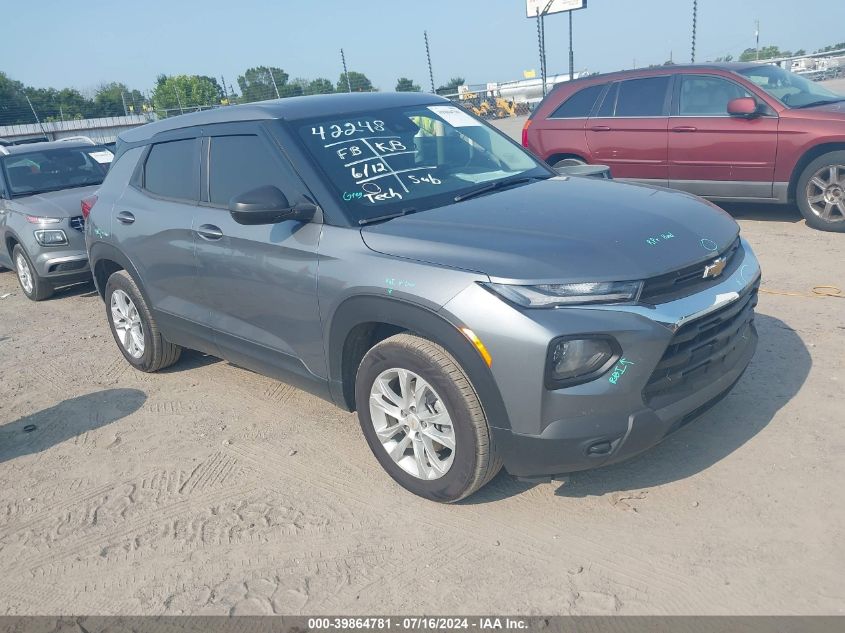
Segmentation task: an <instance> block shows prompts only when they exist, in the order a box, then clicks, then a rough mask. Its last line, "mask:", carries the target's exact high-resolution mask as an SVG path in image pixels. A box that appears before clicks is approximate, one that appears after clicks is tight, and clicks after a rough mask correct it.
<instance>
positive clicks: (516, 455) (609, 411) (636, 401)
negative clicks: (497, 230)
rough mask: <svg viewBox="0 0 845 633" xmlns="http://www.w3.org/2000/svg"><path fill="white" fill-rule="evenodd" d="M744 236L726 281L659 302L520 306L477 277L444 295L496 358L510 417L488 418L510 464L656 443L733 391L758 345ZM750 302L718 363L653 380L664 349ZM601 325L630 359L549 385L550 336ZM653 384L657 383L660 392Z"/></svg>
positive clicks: (590, 459) (583, 459)
mask: <svg viewBox="0 0 845 633" xmlns="http://www.w3.org/2000/svg"><path fill="white" fill-rule="evenodd" d="M742 246H743V254H742V255H743V259H742V260H741V262H740V263H739V265H737V266H736V267H734V269H733V272H732V273H731V274H730V275H728V276H726V277H725V279H723V280H722V281H721V282H720V283H719V284H717V285H715V286H712V287H710V288H709V289H707V290H706V291H702V292H699V293H696V294H693V295H690V296H688V297H684V298H683V299H678V300H676V301H672V302H667V303H664V304H661V305H657V306H651V307H650V306H640V305H630V306H628V305H616V306H613V305H608V306H590V307H586V306H585V307H578V308H565V309H555V310H520V309H518V308H514V307H511V306H509V305H507V304H505V303H504V302H503V301H502V300H500V299H499V298H498V297H495V296H493V295H492V294H491V293H489V292H487V291H486V290H483V289H481V288H480V287H477V288H473V289H468V290H467V291H465V292H464V293H461V294H460V295H458V296H457V297H456V298H455V299H453V300H452V301H451V302H450V303H449V304H447V305H446V306H445V309H446V310H447V311H448V312H449V313H450V316H451V317H452V318H453V319H457V320H459V321H461V322H462V323H463V324H466V325H467V326H468V327H470V328H471V329H472V330H473V331H474V332H475V333H476V335H477V336H478V337H479V338H480V339H481V340H482V341H483V343H484V344H485V346H486V347H487V349H488V351H489V352H490V354H491V356H492V358H493V363H492V366H491V367H490V371H491V372H492V373H493V376H494V378H495V381H496V384H497V386H498V388H499V391H500V393H501V395H502V399H503V401H504V403H505V409H506V410H507V417H508V420H506V421H504V422H505V424H502V420H497V421H496V423H494V422H491V431H492V434H493V438H494V441H495V443H496V446H497V449H498V451H499V453H500V454H501V456H502V459H503V461H504V464H505V468H506V469H507V470H508V472H510V473H511V474H513V475H517V476H522V477H541V476H548V475H557V474H563V473H568V472H574V471H578V470H586V469H590V468H595V467H598V466H602V465H606V464H611V463H615V462H619V461H622V460H624V459H627V458H629V457H632V456H633V455H636V454H638V453H640V452H642V451H644V450H647V449H648V448H650V447H652V446H654V445H655V444H657V443H658V442H660V441H661V440H662V439H663V438H664V437H666V435H668V434H669V433H671V432H673V431H674V430H676V429H678V428H680V427H681V426H683V425H684V424H686V423H688V422H690V421H692V420H693V419H695V418H696V417H698V416H699V415H701V414H702V413H703V412H704V411H705V410H706V409H707V408H708V407H710V406H712V405H713V404H715V403H716V402H717V401H718V400H719V399H720V398H722V397H723V396H724V395H726V394H727V393H728V391H730V389H731V387H732V386H733V385H734V383H736V381H737V380H739V378H740V376H741V375H742V373H743V371H745V368H746V367H747V366H748V363H749V362H750V360H751V358H752V356H753V355H754V351H755V349H756V346H757V333H756V330H755V329H754V326H753V323H749V322H748V321H750V319H751V318H753V311H752V309H753V303H754V301H755V300H756V287H757V285H758V284H759V277H760V266H759V263H758V262H757V259H756V257H755V256H754V254H753V252H752V251H751V248H750V247H749V245H748V244H747V243H745V242H744V241H743V242H742ZM743 303H744V304H746V306H747V310H745V311H744V316H743V317H742V318H743V319H745V320H746V321H745V323H744V324H742V323H739V318H738V317H737V327H736V328H735V329H734V330H729V331H728V332H727V334H731V335H732V336H733V337H734V338H733V339H732V340H730V341H729V342H728V341H725V342H726V344H728V343H729V345H730V348H729V349H727V350H724V351H723V352H722V354H723V356H722V357H721V358H720V361H719V365H718V367H717V368H715V369H714V370H713V371H707V372H704V373H705V374H706V375H704V376H700V375H698V374H699V371H698V370H695V371H690V372H689V373H690V375H691V376H692V375H694V376H695V378H694V379H693V378H690V379H689V380H685V378H684V377H683V376H680V377H681V380H680V382H679V383H672V384H671V385H670V386H669V387H668V388H667V387H666V383H667V380H666V379H665V376H664V377H663V379H662V380H656V378H655V374H656V373H659V372H656V371H655V369H656V368H658V366H660V367H663V366H665V365H666V364H667V359H666V358H665V355H669V354H670V351H671V350H672V349H676V348H675V347H670V346H673V345H674V346H676V347H677V345H678V343H677V341H678V340H681V339H685V338H688V335H687V334H686V333H688V332H689V330H690V329H691V328H693V329H694V328H695V327H697V324H707V325H708V327H709V325H710V324H711V323H713V322H716V323H718V322H719V319H720V316H721V315H722V314H731V313H736V312H737V310H736V309H735V308H737V307H739V306H740V305H742V304H743ZM740 326H742V327H741V328H740ZM726 327H727V326H726ZM596 333H601V334H608V335H610V336H613V337H614V338H615V339H616V340H617V341H618V342H619V344H620V346H621V348H622V354H623V357H624V359H625V360H626V361H627V362H628V364H627V365H625V366H623V367H621V369H623V370H624V371H622V372H621V373H620V374H618V376H617V378H616V379H615V380H609V375H608V374H605V375H603V376H601V377H599V378H597V379H595V380H593V381H591V382H588V383H584V384H581V385H577V386H574V387H568V388H564V389H558V390H548V389H546V388H545V387H544V370H545V358H546V353H547V350H548V345H549V343H550V342H551V341H552V340H553V339H555V338H556V337H558V336H561V335H578V334H596ZM727 334H726V335H725V336H727ZM676 336H677V337H678V339H676V338H675V337H676ZM719 344H721V341H720V343H719ZM715 346H716V344H714V347H715ZM707 353H708V348H707V346H706V345H705V346H704V347H703V348H702V349H696V348H694V347H693V349H692V351H688V353H687V356H689V357H690V360H691V361H692V362H691V365H690V367H693V366H695V361H696V358H695V357H696V355H697V354H698V355H705V356H706V354H707ZM670 361H674V359H670ZM670 364H671V363H670ZM610 371H611V372H612V371H613V370H610ZM661 371H662V370H661ZM673 371H675V370H667V372H666V373H668V374H671V377H672V379H677V377H678V376H679V375H680V374H677V373H672V372H673ZM609 373H610V372H609ZM669 382H671V381H669ZM656 386H657V387H659V389H660V391H659V392H657V393H654V389H655V388H656ZM483 404H484V403H483V402H482V405H483Z"/></svg>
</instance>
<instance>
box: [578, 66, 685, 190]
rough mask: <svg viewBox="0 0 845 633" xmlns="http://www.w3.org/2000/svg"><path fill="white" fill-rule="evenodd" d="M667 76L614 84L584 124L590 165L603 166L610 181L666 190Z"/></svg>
mask: <svg viewBox="0 0 845 633" xmlns="http://www.w3.org/2000/svg"><path fill="white" fill-rule="evenodd" d="M671 84H672V76H671V75H660V76H657V77H644V78H640V79H628V80H626V81H620V82H617V83H615V84H613V85H612V86H611V87H610V89H609V90H608V91H607V93H606V94H605V97H604V99H603V101H602V103H601V105H600V106H599V109H598V111H597V112H596V115H595V116H594V117H591V118H590V119H588V120H587V127H586V134H587V145H588V146H589V148H590V156H591V158H592V160H591V162H593V163H600V164H603V165H608V166H609V167H610V173H611V174H612V175H613V177H614V178H624V179H631V180H642V181H644V182H647V183H650V184H655V185H662V186H666V184H667V183H668V179H669V168H668V149H667V146H668V139H667V133H666V126H667V122H668V115H669V101H670V99H669V97H670V90H669V88H670V86H671Z"/></svg>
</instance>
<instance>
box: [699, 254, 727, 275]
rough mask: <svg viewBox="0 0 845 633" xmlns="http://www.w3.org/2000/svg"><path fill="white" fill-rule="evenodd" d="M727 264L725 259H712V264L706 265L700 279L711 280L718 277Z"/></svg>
mask: <svg viewBox="0 0 845 633" xmlns="http://www.w3.org/2000/svg"><path fill="white" fill-rule="evenodd" d="M727 263H728V260H727V258H725V257H719V258H718V259H714V260H713V261H712V262H710V263H709V264H707V266H705V267H704V274H703V275H702V278H704V279H712V278H715V277H718V276H719V275H721V274H722V271H723V270H725V265H726V264H727Z"/></svg>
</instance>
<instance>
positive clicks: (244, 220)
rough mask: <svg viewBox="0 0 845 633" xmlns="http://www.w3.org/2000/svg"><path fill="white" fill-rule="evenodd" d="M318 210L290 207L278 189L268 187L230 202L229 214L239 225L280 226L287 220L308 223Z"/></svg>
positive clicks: (308, 205) (303, 204)
mask: <svg viewBox="0 0 845 633" xmlns="http://www.w3.org/2000/svg"><path fill="white" fill-rule="evenodd" d="M316 210H317V207H315V206H314V205H313V204H309V203H301V204H298V205H296V206H293V207H292V206H290V203H289V202H288V199H287V198H286V197H285V194H283V193H282V192H281V191H280V190H279V188H278V187H274V186H272V185H268V186H266V187H258V188H257V189H252V190H251V191H247V192H246V193H242V194H240V195H237V196H235V197H233V198H232V199H231V200H229V213H231V214H232V219H234V220H235V222H237V223H238V224H245V225H255V224H278V223H279V222H283V221H285V220H299V221H301V222H308V221H309V220H310V219H311V218H313V217H314V212H315V211H316Z"/></svg>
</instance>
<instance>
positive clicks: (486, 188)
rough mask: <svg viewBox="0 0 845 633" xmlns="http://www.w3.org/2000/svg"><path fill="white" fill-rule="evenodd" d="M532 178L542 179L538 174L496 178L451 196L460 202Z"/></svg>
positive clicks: (522, 182)
mask: <svg viewBox="0 0 845 633" xmlns="http://www.w3.org/2000/svg"><path fill="white" fill-rule="evenodd" d="M532 180H543V178H541V177H540V176H526V177H523V178H512V179H511V180H497V181H496V182H490V183H487V184H486V185H481V186H480V187H477V188H475V189H472V190H471V191H467V192H466V193H459V194H458V195H457V196H455V197H454V198H453V200H454V201H455V202H460V201H461V200H468V199H469V198H475V197H476V196H480V195H482V194H484V193H488V192H490V191H495V190H496V189H501V188H503V187H509V186H510V185H521V184H524V183H527V182H531V181H532Z"/></svg>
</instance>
